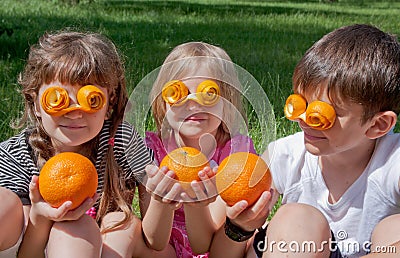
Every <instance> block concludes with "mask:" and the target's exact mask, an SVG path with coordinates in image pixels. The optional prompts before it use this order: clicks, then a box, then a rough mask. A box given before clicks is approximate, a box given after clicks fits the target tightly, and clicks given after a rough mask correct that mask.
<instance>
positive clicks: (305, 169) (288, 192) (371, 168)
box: [268, 132, 400, 257]
mask: <svg viewBox="0 0 400 258" xmlns="http://www.w3.org/2000/svg"><path fill="white" fill-rule="evenodd" d="M268 151H269V156H270V169H271V173H272V177H273V181H274V184H275V187H276V190H277V191H278V192H279V193H281V194H283V199H282V203H283V204H284V203H293V202H296V203H305V204H309V205H312V206H314V207H316V208H317V209H319V210H320V211H321V212H322V213H323V214H324V215H325V217H326V219H327V220H328V222H329V225H330V228H331V230H332V232H333V233H334V234H335V238H336V240H337V241H338V247H339V249H340V250H341V252H342V254H343V255H344V256H345V257H359V256H362V255H363V254H365V253H366V251H368V249H369V244H370V239H371V233H372V230H373V229H374V227H375V226H376V224H377V223H378V222H379V221H381V220H382V219H383V218H385V217H387V216H389V215H392V214H396V213H400V191H399V180H400V134H388V135H386V136H384V137H382V138H380V139H378V140H377V144H376V146H375V150H374V153H373V156H372V157H371V160H370V162H369V164H368V165H367V167H366V168H365V170H364V172H363V173H362V175H361V176H360V177H359V178H358V179H357V180H356V181H355V182H354V183H353V184H352V185H351V186H350V187H349V188H348V189H347V191H346V192H345V193H344V194H343V196H342V197H341V198H340V199H339V200H338V201H337V202H336V203H335V204H331V203H329V202H328V195H329V190H328V188H327V187H326V184H325V181H324V179H323V177H322V174H321V170H320V167H319V165H318V156H315V155H312V154H311V153H309V152H307V151H306V149H305V146H304V135H303V132H300V133H296V134H294V135H291V136H288V137H285V138H282V139H279V140H277V141H275V142H273V143H271V144H270V145H269V146H268Z"/></svg>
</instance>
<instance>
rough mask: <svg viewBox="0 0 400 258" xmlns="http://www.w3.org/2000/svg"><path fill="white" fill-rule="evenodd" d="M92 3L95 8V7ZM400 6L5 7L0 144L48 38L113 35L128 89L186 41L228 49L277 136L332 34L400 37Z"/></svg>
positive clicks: (36, 3)
mask: <svg viewBox="0 0 400 258" xmlns="http://www.w3.org/2000/svg"><path fill="white" fill-rule="evenodd" d="M89 2H90V3H89ZM399 11H400V3H397V2H396V1H338V2H336V3H325V2H324V1H303V2H302V1H227V0H217V1H215V0H213V1H211V0H209V1H207V0H199V1H113V0H103V1H100V0H97V1H94V0H92V1H81V3H80V4H68V1H56V0H53V1H45V0H31V1H27V0H2V1H1V3H0V17H1V19H0V28H1V27H6V28H12V29H13V34H12V35H11V36H7V35H6V34H5V33H4V34H3V35H1V36H0V98H1V100H2V101H1V106H0V121H1V122H0V140H4V139H7V138H8V137H9V136H11V135H13V134H14V133H15V131H13V130H11V129H10V128H9V122H10V121H11V119H12V118H15V117H18V116H19V114H20V111H21V110H22V105H21V104H19V103H21V97H20V95H19V93H18V91H17V90H18V88H19V87H18V84H17V76H18V73H19V72H20V71H21V70H22V68H23V65H24V61H25V60H26V57H27V54H28V47H29V45H31V44H33V43H35V42H37V39H38V37H39V36H40V35H42V34H43V33H44V32H45V31H49V30H50V31H52V30H57V29H61V28H64V27H73V28H76V29H80V30H90V31H96V32H100V33H104V34H105V35H107V36H109V37H110V38H111V39H112V40H113V41H114V42H115V43H116V45H117V46H118V48H119V49H120V50H121V52H122V53H123V54H124V56H125V57H126V68H127V78H128V83H129V90H130V91H131V90H133V88H134V86H135V85H136V84H137V83H138V82H139V81H140V80H141V78H143V77H144V76H145V75H146V74H147V73H149V72H150V71H152V70H153V69H155V68H156V67H158V66H159V65H161V63H162V61H163V59H164V58H165V57H166V55H167V54H168V53H169V51H170V50H171V49H172V48H173V47H174V46H176V45H178V44H180V43H183V42H186V41H193V40H199V41H206V42H209V43H212V44H215V45H219V46H221V47H223V48H224V49H225V50H226V51H227V52H228V53H229V54H230V56H231V57H232V59H233V61H234V62H235V63H236V64H238V65H240V66H242V67H243V68H244V69H246V70H247V71H249V72H250V73H251V74H252V75H253V76H254V77H255V78H256V79H257V80H258V81H259V82H260V84H261V85H262V87H263V88H264V89H265V91H266V93H267V95H268V98H269V100H270V102H271V104H272V106H273V108H274V111H275V116H276V120H277V127H276V128H277V137H281V136H284V135H287V134H290V133H292V132H294V131H297V130H298V129H297V127H296V126H293V125H292V124H291V123H289V122H287V121H285V119H283V114H282V105H283V102H284V100H285V98H286V96H287V95H288V94H289V92H290V91H291V74H292V71H293V68H294V66H295V64H296V62H297V61H298V60H299V59H300V57H301V56H302V54H303V53H304V52H305V51H306V49H307V48H309V47H310V46H311V45H312V44H313V42H315V41H316V40H318V39H319V38H320V37H321V36H322V35H324V34H325V33H327V32H329V31H332V30H333V29H336V28H338V27H340V26H343V25H347V24H352V23H369V24H374V25H376V26H379V27H380V28H381V29H383V30H385V31H389V32H392V33H396V34H399V33H400V26H399V25H400V22H399V19H398V15H399V14H400V12H399Z"/></svg>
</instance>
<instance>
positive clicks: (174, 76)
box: [150, 42, 247, 145]
mask: <svg viewBox="0 0 400 258" xmlns="http://www.w3.org/2000/svg"><path fill="white" fill-rule="evenodd" d="M201 68H205V70H206V71H207V74H203V75H202V74H198V73H197V72H198V71H199V70H200V69H201ZM187 77H208V78H211V77H212V79H213V80H215V81H216V82H217V83H218V85H219V87H220V90H221V97H222V98H224V99H225V100H227V101H224V106H225V107H226V108H224V110H229V107H227V103H228V102H229V103H230V104H231V105H233V106H234V107H235V108H236V109H237V110H238V112H239V114H240V115H241V116H242V117H243V119H245V120H246V115H245V111H244V105H243V102H242V101H243V99H242V94H241V85H240V82H239V79H238V77H237V73H236V69H235V65H234V64H233V63H232V60H231V58H230V57H229V55H228V54H227V53H226V52H225V50H223V49H222V48H220V47H217V46H214V45H211V44H208V43H204V42H188V43H184V44H181V45H178V46H176V47H175V48H174V49H173V50H172V51H171V53H170V54H169V55H168V56H167V57H166V59H165V61H164V63H163V66H162V67H161V69H160V71H159V74H158V77H157V79H156V81H155V83H154V85H153V88H152V89H151V92H150V103H152V111H153V116H154V119H155V123H156V127H157V130H158V132H159V133H161V127H162V122H163V120H164V117H165V113H166V106H165V102H164V100H163V99H162V96H161V94H160V93H161V91H162V88H163V86H164V84H165V83H166V82H168V81H170V80H179V79H183V78H187ZM236 118H237V113H235V112H224V114H223V117H222V123H221V125H220V126H219V128H218V131H217V135H216V140H217V143H218V145H222V144H224V143H225V142H226V141H227V140H229V139H230V138H231V136H232V135H234V134H236V133H237V132H235V131H232V129H236V128H235V127H234V126H229V125H231V124H233V123H234V121H235V119H236ZM245 122H246V123H247V121H245ZM230 130H231V131H230ZM160 136H161V135H160Z"/></svg>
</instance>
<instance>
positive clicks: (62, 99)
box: [41, 85, 107, 116]
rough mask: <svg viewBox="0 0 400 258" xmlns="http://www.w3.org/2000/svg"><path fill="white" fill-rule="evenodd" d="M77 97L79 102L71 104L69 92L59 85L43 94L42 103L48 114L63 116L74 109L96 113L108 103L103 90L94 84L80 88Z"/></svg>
mask: <svg viewBox="0 0 400 258" xmlns="http://www.w3.org/2000/svg"><path fill="white" fill-rule="evenodd" d="M76 99H77V102H78V104H73V105H71V106H70V105H69V102H70V98H69V95H68V92H67V91H66V90H65V89H64V88H62V87H59V86H54V87H50V88H48V89H46V90H45V91H44V92H43V94H42V99H41V105H42V108H43V109H44V111H46V113H47V114H49V115H52V116H62V115H64V114H66V113H68V112H71V111H74V110H82V111H84V112H87V113H95V112H97V111H99V110H100V109H102V108H103V107H104V105H105V104H106V103H107V100H106V96H105V95H104V93H103V91H102V90H100V89H99V88H98V87H96V86H94V85H86V86H83V87H82V88H80V89H79V91H78V93H77V95H76Z"/></svg>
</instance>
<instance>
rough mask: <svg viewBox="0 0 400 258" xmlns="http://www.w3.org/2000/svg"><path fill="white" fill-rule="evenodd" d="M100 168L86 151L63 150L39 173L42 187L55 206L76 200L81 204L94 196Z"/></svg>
mask: <svg viewBox="0 0 400 258" xmlns="http://www.w3.org/2000/svg"><path fill="white" fill-rule="evenodd" d="M97 183H98V179H97V171H96V168H95V166H94V165H93V163H92V162H91V161H90V160H89V159H88V158H86V157H85V156H83V155H80V154H78V153H74V152H62V153H59V154H57V155H55V156H54V157H52V158H50V159H49V160H48V161H47V162H46V163H45V164H44V166H43V168H42V170H41V171H40V175H39V191H40V194H41V195H42V197H43V199H44V200H45V201H46V202H48V203H49V204H50V205H51V206H53V207H56V208H58V207H60V206H61V205H62V204H63V203H64V202H66V201H72V207H71V209H75V208H77V207H78V206H79V205H81V204H82V202H83V201H84V200H85V199H86V198H90V197H93V196H94V194H95V193H96V189H97Z"/></svg>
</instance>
